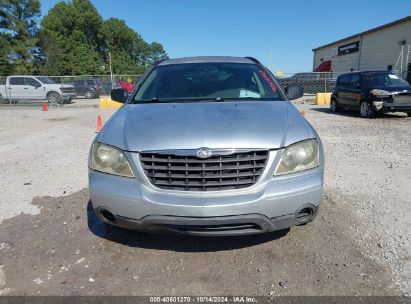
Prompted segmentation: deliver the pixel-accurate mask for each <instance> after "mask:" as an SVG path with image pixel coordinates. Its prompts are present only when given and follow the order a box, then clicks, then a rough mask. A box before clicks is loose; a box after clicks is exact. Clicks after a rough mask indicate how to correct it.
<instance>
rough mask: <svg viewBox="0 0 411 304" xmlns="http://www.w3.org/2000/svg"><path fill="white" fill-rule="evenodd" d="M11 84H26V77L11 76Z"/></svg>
mask: <svg viewBox="0 0 411 304" xmlns="http://www.w3.org/2000/svg"><path fill="white" fill-rule="evenodd" d="M10 84H11V85H24V78H23V77H11V78H10Z"/></svg>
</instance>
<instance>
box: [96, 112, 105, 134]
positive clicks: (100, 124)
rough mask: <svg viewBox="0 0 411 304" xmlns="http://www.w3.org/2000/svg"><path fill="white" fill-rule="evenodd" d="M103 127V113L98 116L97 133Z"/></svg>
mask: <svg viewBox="0 0 411 304" xmlns="http://www.w3.org/2000/svg"><path fill="white" fill-rule="evenodd" d="M101 129H103V120H102V119H101V115H99V116H98V117H97V128H96V133H98V132H100V131H101Z"/></svg>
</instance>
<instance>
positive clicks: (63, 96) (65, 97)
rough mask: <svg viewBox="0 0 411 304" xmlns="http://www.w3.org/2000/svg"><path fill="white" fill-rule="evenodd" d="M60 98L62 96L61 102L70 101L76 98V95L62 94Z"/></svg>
mask: <svg viewBox="0 0 411 304" xmlns="http://www.w3.org/2000/svg"><path fill="white" fill-rule="evenodd" d="M61 96H62V98H63V100H64V101H66V100H72V99H74V98H76V96H77V95H76V93H63V94H62V95H61Z"/></svg>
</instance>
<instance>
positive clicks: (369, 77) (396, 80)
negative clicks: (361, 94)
mask: <svg viewBox="0 0 411 304" xmlns="http://www.w3.org/2000/svg"><path fill="white" fill-rule="evenodd" d="M362 77H363V80H364V83H365V84H366V85H368V86H395V85H408V82H407V81H406V80H404V79H402V78H401V77H400V76H398V75H395V74H394V73H389V72H366V73H363V74H362Z"/></svg>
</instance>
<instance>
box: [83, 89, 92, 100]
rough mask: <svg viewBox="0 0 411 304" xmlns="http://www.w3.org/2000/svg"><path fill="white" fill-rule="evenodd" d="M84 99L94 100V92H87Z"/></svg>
mask: <svg viewBox="0 0 411 304" xmlns="http://www.w3.org/2000/svg"><path fill="white" fill-rule="evenodd" d="M84 97H86V99H92V98H94V93H93V91H90V90H89V91H86V93H84Z"/></svg>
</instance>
